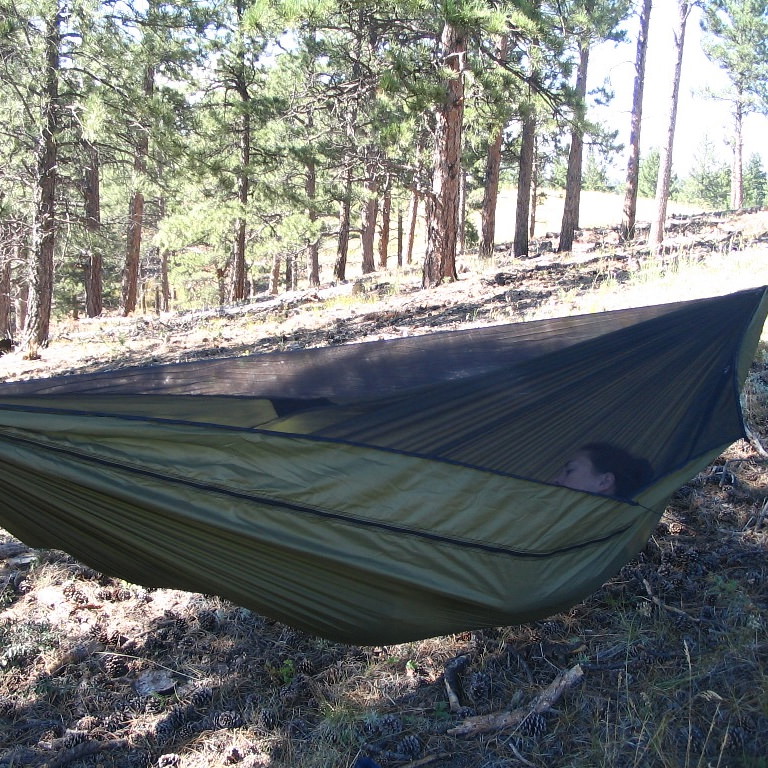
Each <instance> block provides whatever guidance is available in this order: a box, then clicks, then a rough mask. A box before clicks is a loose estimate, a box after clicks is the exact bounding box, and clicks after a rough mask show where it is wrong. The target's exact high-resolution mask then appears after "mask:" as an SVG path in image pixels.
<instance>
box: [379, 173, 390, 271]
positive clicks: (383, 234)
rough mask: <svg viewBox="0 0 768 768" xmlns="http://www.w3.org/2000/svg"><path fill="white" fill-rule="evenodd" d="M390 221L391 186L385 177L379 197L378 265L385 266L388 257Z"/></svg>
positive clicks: (384, 267)
mask: <svg viewBox="0 0 768 768" xmlns="http://www.w3.org/2000/svg"><path fill="white" fill-rule="evenodd" d="M391 221H392V188H391V186H390V181H389V179H387V181H386V183H385V185H384V194H383V196H382V198H381V225H380V227H379V267H380V268H381V269H386V268H387V261H388V257H389V230H390V225H391Z"/></svg>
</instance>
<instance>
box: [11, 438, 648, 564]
mask: <svg viewBox="0 0 768 768" xmlns="http://www.w3.org/2000/svg"><path fill="white" fill-rule="evenodd" d="M4 439H6V440H8V441H10V442H15V443H21V444H28V445H32V446H35V447H38V448H43V449H44V450H49V451H54V452H56V453H62V454H65V455H71V456H76V457H77V458H78V459H83V460H85V461H88V462H90V463H92V464H98V465H102V466H107V467H112V468H119V469H121V470H126V471H128V472H131V473H133V474H135V475H144V476H146V477H151V478H153V479H156V480H161V481H169V482H173V483H175V484H176V485H182V486H185V485H186V486H189V487H191V488H197V489H199V490H203V491H210V492H213V493H218V494H221V495H224V496H230V497H232V498H237V499H241V500H244V501H254V502H258V503H262V504H266V505H268V506H271V507H274V508H276V509H285V510H289V511H292V512H299V513H304V514H308V515H313V516H315V517H320V518H324V519H327V520H336V521H338V522H341V523H346V524H348V525H351V526H359V527H362V528H375V529H378V530H384V531H387V532H390V533H395V534H405V535H410V536H415V537H417V538H421V539H426V540H428V541H434V542H436V543H442V544H448V545H452V546H456V547H460V548H463V549H476V550H480V551H483V552H487V553H489V554H497V555H506V556H508V557H512V558H517V559H546V558H550V557H558V556H560V555H562V554H564V553H566V552H574V551H578V550H580V549H587V548H589V547H594V546H596V545H598V544H602V543H605V542H606V541H610V540H611V539H614V538H617V537H619V536H621V535H623V534H624V533H626V531H628V530H629V529H630V528H631V527H632V525H629V524H628V525H626V526H624V527H623V528H619V529H617V530H615V531H612V532H611V533H608V534H606V535H605V536H601V537H600V538H597V539H590V540H588V541H582V542H579V543H578V544H573V545H571V546H568V547H560V548H558V549H553V550H550V551H548V552H531V551H523V550H514V549H511V548H509V547H501V546H495V545H490V544H483V543H482V542H479V541H470V540H468V539H458V538H453V537H450V536H444V535H440V534H435V533H429V532H428V531H424V530H417V529H414V528H407V527H402V526H397V525H392V524H390V523H383V522H380V521H376V520H365V519H363V518H359V517H352V516H349V515H344V514H342V513H340V512H331V511H329V510H325V509H321V508H319V507H311V506H308V505H304V504H297V503H295V502H288V501H282V500H278V499H274V498H272V497H270V496H258V495H255V494H249V493H245V492H244V491H235V490H232V489H228V488H222V487H220V486H216V485H211V484H209V483H202V482H195V481H192V480H188V479H185V478H181V477H178V476H175V475H169V474H164V473H161V472H152V471H151V470H148V469H142V468H138V467H134V466H131V465H129V464H122V463H120V462H116V461H110V460H109V459H102V458H99V457H96V456H90V455H89V454H87V453H82V452H80V451H76V450H74V449H71V448H63V447H61V446H52V445H47V444H45V443H41V442H38V441H36V440H32V439H29V438H23V437H18V436H11V435H7V434H4ZM635 506H642V505H640V504H637V503H635ZM643 509H646V510H647V511H649V512H653V510H648V509H647V507H643ZM654 514H655V513H654Z"/></svg>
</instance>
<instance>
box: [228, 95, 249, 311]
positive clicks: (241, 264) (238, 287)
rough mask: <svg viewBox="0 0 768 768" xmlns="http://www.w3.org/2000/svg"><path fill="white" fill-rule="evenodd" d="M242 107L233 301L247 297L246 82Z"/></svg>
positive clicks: (247, 114) (247, 133)
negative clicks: (238, 207) (238, 212)
mask: <svg viewBox="0 0 768 768" xmlns="http://www.w3.org/2000/svg"><path fill="white" fill-rule="evenodd" d="M240 98H241V107H242V109H243V114H242V118H241V121H240V168H239V170H238V176H237V200H238V203H239V204H240V215H239V216H238V217H237V219H236V220H235V239H234V248H233V251H232V257H233V258H232V301H242V300H243V299H244V298H246V290H245V284H246V271H247V270H246V261H245V245H246V234H247V232H246V230H247V224H246V218H245V216H246V211H247V210H248V198H249V197H250V191H251V176H250V162H251V113H250V110H249V101H250V97H249V95H248V87H247V84H245V82H243V83H242V88H241V89H240Z"/></svg>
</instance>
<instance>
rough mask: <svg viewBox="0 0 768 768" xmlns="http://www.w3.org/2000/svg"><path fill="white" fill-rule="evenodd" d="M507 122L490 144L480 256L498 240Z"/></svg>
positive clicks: (501, 51)
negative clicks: (498, 203)
mask: <svg viewBox="0 0 768 768" xmlns="http://www.w3.org/2000/svg"><path fill="white" fill-rule="evenodd" d="M508 48H509V35H502V37H501V40H500V41H499V44H498V47H497V49H496V55H497V56H498V58H499V61H506V60H507V50H508ZM505 127H506V125H505V124H502V125H499V126H498V127H497V128H496V129H495V131H494V133H493V134H492V135H493V139H492V140H491V142H490V144H489V145H488V156H487V157H486V160H485V174H484V177H483V181H484V183H483V204H482V208H481V209H480V247H479V249H478V253H479V255H480V258H484V259H488V258H490V257H491V256H492V255H493V248H494V245H495V240H496V204H497V202H498V198H499V175H500V171H501V146H502V142H503V140H504V128H505Z"/></svg>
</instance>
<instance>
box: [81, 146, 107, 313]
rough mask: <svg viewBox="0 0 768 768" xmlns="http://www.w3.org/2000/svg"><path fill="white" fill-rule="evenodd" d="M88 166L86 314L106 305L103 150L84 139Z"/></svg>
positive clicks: (86, 189)
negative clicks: (100, 238)
mask: <svg viewBox="0 0 768 768" xmlns="http://www.w3.org/2000/svg"><path fill="white" fill-rule="evenodd" d="M82 144H83V148H84V150H85V154H86V167H85V171H84V177H83V193H84V197H85V228H86V231H87V232H88V248H87V251H86V254H85V259H86V263H85V314H86V315H87V316H88V317H98V316H99V315H100V314H101V311H102V309H103V298H102V291H103V284H104V277H103V272H104V268H103V258H102V254H101V248H100V244H99V241H98V234H99V230H100V229H101V194H100V185H99V176H100V168H99V151H98V149H97V148H96V147H95V146H94V145H93V144H91V142H89V141H85V140H84V141H83V142H82Z"/></svg>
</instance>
